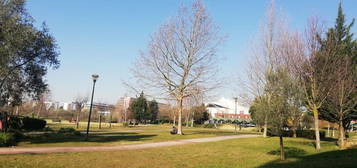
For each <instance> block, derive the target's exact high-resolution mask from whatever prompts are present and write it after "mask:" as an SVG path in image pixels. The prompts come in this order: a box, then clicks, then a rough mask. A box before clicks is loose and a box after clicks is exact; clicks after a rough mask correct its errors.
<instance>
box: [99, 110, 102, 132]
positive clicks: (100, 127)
mask: <svg viewBox="0 0 357 168" xmlns="http://www.w3.org/2000/svg"><path fill="white" fill-rule="evenodd" d="M99 129H102V114H99Z"/></svg>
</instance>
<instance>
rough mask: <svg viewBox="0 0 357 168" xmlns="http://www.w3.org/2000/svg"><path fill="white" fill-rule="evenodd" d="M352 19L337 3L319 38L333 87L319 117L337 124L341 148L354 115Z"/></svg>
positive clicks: (355, 85) (356, 101) (356, 93)
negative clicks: (333, 19) (330, 23)
mask: <svg viewBox="0 0 357 168" xmlns="http://www.w3.org/2000/svg"><path fill="white" fill-rule="evenodd" d="M353 24H354V19H353V20H352V22H351V23H350V24H346V20H345V15H344V13H343V10H342V5H341V3H340V5H339V8H338V16H337V18H336V23H335V26H334V27H333V28H330V29H329V30H328V32H327V33H326V36H325V37H324V38H322V39H321V51H320V57H326V58H327V60H330V67H329V68H330V69H331V70H332V71H331V74H330V75H331V77H330V81H329V83H330V85H331V87H333V88H334V89H332V90H331V91H330V93H329V95H328V96H327V98H326V101H325V103H324V104H323V105H322V106H321V113H320V117H321V118H322V119H325V120H327V121H330V122H334V123H337V124H338V125H339V132H340V134H339V142H340V147H341V148H344V142H345V132H346V129H347V128H348V127H349V124H350V122H351V120H353V119H356V117H357V115H356V114H357V111H356V105H357V78H356V69H355V67H356V63H355V59H356V53H357V52H356V49H357V48H356V40H355V39H353V33H351V32H350V30H351V27H352V26H353Z"/></svg>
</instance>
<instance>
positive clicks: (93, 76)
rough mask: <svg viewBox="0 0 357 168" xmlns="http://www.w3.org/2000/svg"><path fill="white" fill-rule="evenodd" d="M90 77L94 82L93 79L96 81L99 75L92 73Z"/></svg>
mask: <svg viewBox="0 0 357 168" xmlns="http://www.w3.org/2000/svg"><path fill="white" fill-rule="evenodd" d="M92 78H93V81H94V82H95V81H97V79H98V78H99V75H97V74H93V75H92Z"/></svg>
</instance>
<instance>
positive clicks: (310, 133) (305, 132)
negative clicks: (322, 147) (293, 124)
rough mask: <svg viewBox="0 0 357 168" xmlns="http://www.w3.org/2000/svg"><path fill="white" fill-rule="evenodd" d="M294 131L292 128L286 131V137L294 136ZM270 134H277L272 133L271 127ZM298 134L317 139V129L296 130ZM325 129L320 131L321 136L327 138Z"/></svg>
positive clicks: (284, 134) (302, 136) (284, 133)
mask: <svg viewBox="0 0 357 168" xmlns="http://www.w3.org/2000/svg"><path fill="white" fill-rule="evenodd" d="M293 135H294V133H293V131H292V130H289V131H284V132H283V136H284V137H293ZM268 136H277V135H276V134H274V133H272V131H271V130H270V129H268ZM296 136H297V137H301V138H308V139H315V130H296ZM325 137H326V135H325V131H320V138H321V139H322V138H325Z"/></svg>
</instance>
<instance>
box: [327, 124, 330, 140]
mask: <svg viewBox="0 0 357 168" xmlns="http://www.w3.org/2000/svg"><path fill="white" fill-rule="evenodd" d="M327 136H328V137H330V122H328V123H327Z"/></svg>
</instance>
